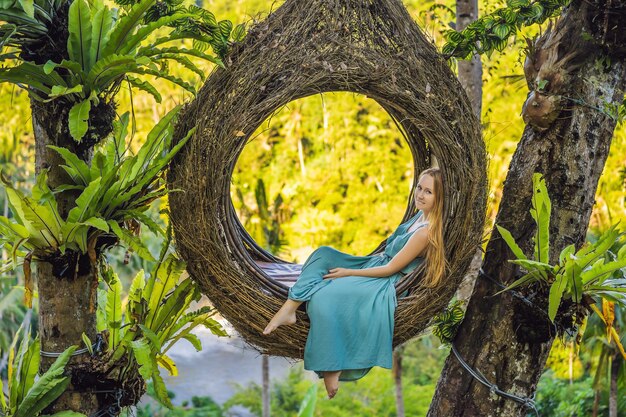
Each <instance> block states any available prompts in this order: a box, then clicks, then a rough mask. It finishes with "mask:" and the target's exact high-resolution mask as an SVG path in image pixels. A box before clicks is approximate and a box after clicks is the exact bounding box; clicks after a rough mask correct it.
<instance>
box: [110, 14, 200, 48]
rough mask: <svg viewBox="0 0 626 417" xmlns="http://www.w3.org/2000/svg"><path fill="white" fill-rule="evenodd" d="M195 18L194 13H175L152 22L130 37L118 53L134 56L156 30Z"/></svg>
mask: <svg viewBox="0 0 626 417" xmlns="http://www.w3.org/2000/svg"><path fill="white" fill-rule="evenodd" d="M194 17H195V16H194V14H192V13H175V14H172V15H169V16H163V17H160V18H159V19H158V20H156V21H154V22H150V23H148V24H147V25H145V26H143V27H140V28H139V30H137V32H136V33H135V34H133V35H131V36H128V37H127V39H126V41H125V42H124V43H123V45H122V46H120V47H119V48H118V49H117V51H116V53H117V54H122V55H126V54H132V53H133V52H135V49H136V48H137V46H138V45H139V44H140V43H141V42H142V41H143V40H145V39H146V38H147V37H148V36H150V35H151V34H152V33H154V32H155V31H156V30H158V29H160V28H163V27H167V26H171V25H172V24H175V23H176V22H178V21H181V20H183V19H189V18H194Z"/></svg>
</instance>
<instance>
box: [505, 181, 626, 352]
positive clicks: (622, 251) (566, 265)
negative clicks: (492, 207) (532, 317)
mask: <svg viewBox="0 0 626 417" xmlns="http://www.w3.org/2000/svg"><path fill="white" fill-rule="evenodd" d="M530 213H531V215H532V217H533V219H534V220H535V223H536V224H537V229H536V232H535V238H534V252H533V254H534V259H529V258H528V257H527V256H526V255H525V254H524V252H523V251H522V249H521V248H520V247H519V246H518V245H517V243H516V242H515V239H513V237H512V235H511V233H510V232H509V231H508V230H506V229H505V228H503V227H501V226H499V225H497V226H496V227H497V228H498V231H499V232H500V236H502V238H503V239H504V240H505V242H506V243H507V245H508V246H509V248H510V249H511V251H512V252H513V254H514V255H515V257H516V258H517V259H513V260H510V262H512V263H515V264H517V265H519V266H521V267H522V268H524V269H526V271H528V272H527V273H526V274H524V275H523V276H522V277H521V278H519V279H517V280H516V281H514V282H513V283H512V284H510V285H509V286H507V287H506V288H505V289H504V290H502V291H509V290H512V289H514V288H517V287H520V286H523V285H531V284H537V285H539V286H540V287H545V286H548V287H549V297H548V311H547V315H548V318H549V319H550V321H551V322H553V323H555V324H557V330H559V331H570V330H573V329H574V328H576V327H578V332H577V333H578V335H577V341H578V342H580V339H581V337H582V334H583V333H584V329H585V322H586V319H587V316H588V314H589V313H590V312H591V311H594V312H595V313H596V314H598V316H599V317H600V318H601V319H602V321H603V322H604V323H605V324H606V326H607V333H608V334H609V341H610V339H611V337H614V339H615V343H616V344H617V346H618V347H619V349H620V352H621V353H622V355H623V356H624V358H625V359H626V352H625V351H624V348H623V346H622V345H621V343H620V341H619V339H620V338H619V336H618V335H617V332H616V331H615V329H614V328H613V327H612V323H611V322H610V321H608V320H607V317H610V314H607V311H610V310H611V309H613V308H614V303H617V304H619V305H621V306H622V307H626V278H624V268H626V244H624V242H623V241H622V240H623V239H622V237H623V236H624V233H620V232H619V231H617V230H616V227H617V226H616V225H613V226H611V227H610V228H609V229H608V230H607V231H606V232H604V233H603V234H602V236H600V238H599V239H598V240H597V241H596V242H594V243H591V244H590V243H587V244H585V245H583V247H582V248H580V249H579V250H578V251H577V250H576V247H575V245H574V244H571V245H568V246H566V247H565V248H564V249H563V250H562V251H561V253H560V254H559V262H558V263H557V264H555V265H551V264H550V263H549V259H550V258H549V248H550V231H549V230H550V213H551V203H550V198H549V196H548V191H547V188H546V184H545V180H544V179H543V178H542V176H541V174H539V173H535V174H534V175H533V198H532V208H531V210H530ZM616 243H619V244H620V245H619V250H618V251H617V253H613V252H611V251H610V249H611V248H612V247H613V246H614V245H616ZM502 291H501V292H502ZM598 300H599V301H600V302H601V303H602V305H603V312H600V310H599V309H598V308H597V307H596V306H595V303H596V301H598ZM559 313H560V314H559ZM559 316H560V317H559Z"/></svg>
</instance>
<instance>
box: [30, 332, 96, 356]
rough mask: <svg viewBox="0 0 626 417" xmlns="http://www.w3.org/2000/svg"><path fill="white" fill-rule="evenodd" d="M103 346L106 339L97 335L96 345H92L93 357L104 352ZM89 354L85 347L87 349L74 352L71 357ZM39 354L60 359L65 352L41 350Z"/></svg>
mask: <svg viewBox="0 0 626 417" xmlns="http://www.w3.org/2000/svg"><path fill="white" fill-rule="evenodd" d="M103 344H104V338H103V337H102V334H100V333H98V334H97V335H96V341H95V343H93V344H92V345H91V351H92V352H93V355H95V354H96V353H100V352H101V351H102V346H103ZM87 352H89V349H88V348H86V347H85V348H82V349H78V350H76V351H74V353H72V354H71V355H70V356H71V357H74V356H79V355H83V354H85V353H87ZM39 354H40V355H41V356H43V357H46V358H58V357H59V356H61V355H62V354H63V352H46V351H45V350H40V351H39ZM93 355H92V356H93Z"/></svg>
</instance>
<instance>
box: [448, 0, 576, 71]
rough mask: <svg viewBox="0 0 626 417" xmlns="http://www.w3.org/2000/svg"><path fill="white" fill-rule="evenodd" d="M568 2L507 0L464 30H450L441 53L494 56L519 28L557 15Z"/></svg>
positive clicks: (461, 56)
mask: <svg viewBox="0 0 626 417" xmlns="http://www.w3.org/2000/svg"><path fill="white" fill-rule="evenodd" d="M569 1H570V0H507V2H506V7H502V8H498V9H496V10H495V11H493V12H491V13H488V14H486V15H484V16H481V17H480V18H478V19H477V20H475V21H474V22H472V23H470V24H469V25H468V26H467V27H466V28H465V29H463V30H462V31H460V32H458V31H456V30H448V31H447V32H446V33H445V37H446V41H447V42H446V44H445V45H444V46H443V48H442V52H443V53H444V54H447V55H449V56H454V57H456V58H460V59H466V58H467V57H469V56H471V55H472V54H474V53H476V54H486V55H487V56H491V53H492V52H493V51H494V50H495V51H499V52H502V51H503V50H504V48H506V46H507V44H508V40H509V38H510V37H513V36H515V35H516V34H517V33H518V31H519V29H521V28H522V27H523V26H529V25H533V24H541V23H543V22H545V21H546V20H547V19H549V18H554V17H557V16H558V15H559V14H560V13H561V10H562V9H563V7H565V6H566V5H567V4H568V3H569Z"/></svg>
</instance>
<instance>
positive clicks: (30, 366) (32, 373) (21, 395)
mask: <svg viewBox="0 0 626 417" xmlns="http://www.w3.org/2000/svg"><path fill="white" fill-rule="evenodd" d="M18 342H19V345H18ZM9 349H10V350H9V363H8V371H9V373H8V387H7V390H6V391H7V394H6V395H7V397H8V398H6V397H5V390H4V387H3V383H2V379H1V378H0V416H3V417H36V416H40V415H41V412H42V411H44V409H45V408H46V407H47V406H48V405H50V404H51V403H52V402H53V401H54V400H56V399H57V397H58V396H59V395H61V393H63V391H65V389H66V388H67V386H68V385H69V383H70V378H69V377H68V376H66V375H63V370H64V368H65V365H66V364H67V362H68V361H69V360H70V357H71V356H72V353H74V351H75V350H76V346H72V347H69V348H68V349H66V350H65V351H64V352H63V353H62V354H61V355H60V356H59V357H58V358H57V359H56V360H55V361H54V363H53V364H52V366H50V368H49V369H48V370H47V371H46V372H45V373H44V374H43V375H38V372H39V361H40V358H41V356H40V344H39V339H35V340H31V337H30V330H29V327H28V326H26V327H21V328H20V331H18V332H17V333H16V334H15V337H14V338H13V342H12V344H11V347H10V348H9ZM51 417H85V416H84V414H80V413H75V412H73V411H64V412H59V413H55V414H54V416H51Z"/></svg>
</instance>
